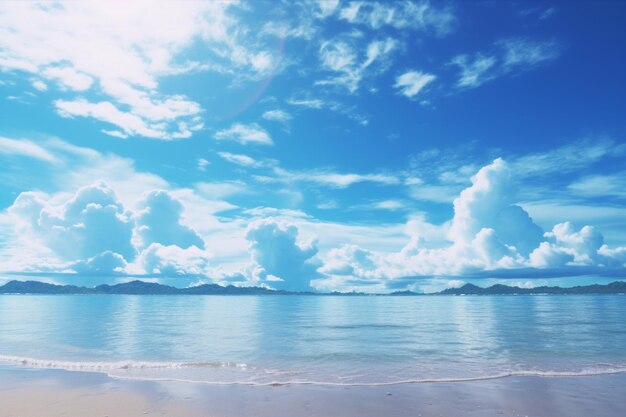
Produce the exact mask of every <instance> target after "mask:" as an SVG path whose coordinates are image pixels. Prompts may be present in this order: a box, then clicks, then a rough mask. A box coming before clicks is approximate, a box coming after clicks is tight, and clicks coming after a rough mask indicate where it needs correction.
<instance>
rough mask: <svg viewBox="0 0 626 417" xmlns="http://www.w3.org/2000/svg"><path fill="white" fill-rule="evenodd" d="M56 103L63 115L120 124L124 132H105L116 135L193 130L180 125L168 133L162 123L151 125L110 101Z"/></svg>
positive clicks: (182, 133) (169, 135)
mask: <svg viewBox="0 0 626 417" xmlns="http://www.w3.org/2000/svg"><path fill="white" fill-rule="evenodd" d="M54 105H55V107H56V109H57V112H58V113H59V115H60V116H62V117H66V118H72V117H76V116H79V117H92V118H94V119H97V120H100V121H103V122H106V123H110V124H113V125H115V126H118V127H119V128H121V129H122V130H123V133H122V132H119V131H110V130H105V131H104V133H107V134H109V135H112V136H116V137H121V138H125V137H127V136H129V135H131V136H136V135H139V136H145V137H148V138H157V139H172V138H184V137H189V136H191V131H190V130H189V129H187V128H186V127H185V126H180V127H181V128H182V129H180V130H179V131H178V132H173V133H171V132H170V133H168V132H165V131H164V130H163V129H162V125H161V124H160V123H159V124H156V125H150V124H148V123H146V120H144V119H143V118H141V117H139V116H137V115H135V114H133V113H130V112H123V111H120V110H119V109H118V108H117V107H115V105H113V104H112V103H110V102H108V101H101V102H98V103H91V102H88V101H86V100H84V99H78V100H73V101H66V100H57V101H55V102H54Z"/></svg>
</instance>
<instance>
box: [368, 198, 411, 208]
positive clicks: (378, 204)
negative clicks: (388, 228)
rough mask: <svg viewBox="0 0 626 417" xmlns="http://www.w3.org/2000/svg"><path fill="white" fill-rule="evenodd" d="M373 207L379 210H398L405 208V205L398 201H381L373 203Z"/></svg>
mask: <svg viewBox="0 0 626 417" xmlns="http://www.w3.org/2000/svg"><path fill="white" fill-rule="evenodd" d="M373 207H374V208H377V209H381V210H400V209H403V208H405V207H406V205H405V204H404V203H403V202H402V201H398V200H383V201H377V202H376V203H374V205H373Z"/></svg>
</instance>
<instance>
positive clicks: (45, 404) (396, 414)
mask: <svg viewBox="0 0 626 417" xmlns="http://www.w3.org/2000/svg"><path fill="white" fill-rule="evenodd" d="M624 398H626V375H625V374H618V375H604V376H588V377H511V378H503V379H497V380H489V381H473V382H455V383H435V384H414V385H396V386H387V387H325V386H284V387H267V386H266V387H251V386H211V385H201V384H190V383H180V382H146V381H139V382H138V381H121V380H114V379H111V378H109V377H107V376H105V375H102V374H95V373H79V372H67V371H58V370H30V369H26V368H20V367H3V368H0V417H57V416H58V417H61V416H65V417H92V416H101V417H104V416H109V417H118V416H119V417H135V416H149V415H152V416H171V417H186V416H188V417H196V416H206V417H213V416H215V417H250V416H259V417H314V416H315V417H335V416H336V417H383V416H384V417H409V416H411V417H416V416H417V417H422V416H423V417H440V416H443V417H456V416H476V417H496V416H498V417H499V416H529V417H539V416H542V417H578V416H580V417H591V416H593V417H623V416H625V415H626V401H625V400H624Z"/></svg>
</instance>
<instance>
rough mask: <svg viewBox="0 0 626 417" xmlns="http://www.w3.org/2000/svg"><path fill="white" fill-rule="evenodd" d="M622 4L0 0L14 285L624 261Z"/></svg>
mask: <svg viewBox="0 0 626 417" xmlns="http://www.w3.org/2000/svg"><path fill="white" fill-rule="evenodd" d="M625 17H626V3H624V2H618V1H616V2H603V1H593V2H574V1H564V2H558V1H549V2H548V1H547V2H543V1H537V2H535V1H524V2H518V1H512V2H508V1H497V2H494V1H474V2H467V1H443V2H436V1H430V2H429V1H420V0H407V1H398V2H387V1H385V2H370V1H340V0H328V1H301V2H288V1H284V2H279V1H267V2H265V1H262V0H255V1H243V0H242V1H232V2H227V1H224V2H217V1H214V2H192V1H189V2H165V3H162V4H159V5H158V6H155V5H154V3H153V2H141V1H138V2H132V3H124V4H123V5H122V4H121V3H120V4H114V5H112V4H111V3H109V2H42V3H39V2H0V164H1V166H2V169H1V170H0V282H1V281H6V280H9V279H13V278H15V277H18V278H19V279H26V278H28V279H31V278H32V277H36V279H39V280H44V281H48V282H54V283H72V284H80V285H87V286H92V285H97V284H100V283H103V282H108V283H111V282H121V281H125V280H129V279H137V278H139V279H143V280H151V281H155V282H161V283H165V284H169V285H175V286H179V287H185V286H189V285H199V284H203V283H217V284H221V285H238V286H265V287H270V288H276V289H287V290H298V291H302V290H314V291H366V292H383V293H384V292H391V291H398V290H407V289H408V290H412V291H417V292H430V291H438V290H441V289H444V288H448V287H456V286H460V285H463V284H464V283H474V284H477V285H482V286H485V285H492V284H494V283H506V284H509V285H519V286H523V287H532V286H537V285H562V286H573V285H580V284H589V283H596V282H597V283H606V282H610V281H614V280H617V279H623V278H624V276H626V205H625V204H624V203H625V202H626V191H625V190H626V140H625V139H626V121H625V119H624V115H625V114H626V73H625V72H624V70H623V68H624V64H625V63H626V49H625V48H624V47H623V41H624V39H626V27H625V26H624V25H623V21H624V18H625Z"/></svg>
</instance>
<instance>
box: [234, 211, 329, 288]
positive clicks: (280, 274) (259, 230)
mask: <svg viewBox="0 0 626 417" xmlns="http://www.w3.org/2000/svg"><path fill="white" fill-rule="evenodd" d="M246 240H247V241H248V242H249V252H250V255H251V258H252V260H253V262H254V263H255V265H256V267H257V268H256V270H255V272H254V275H255V276H256V277H255V278H256V279H258V280H260V281H261V282H266V283H267V284H268V285H270V286H271V287H274V288H277V289H284V290H290V291H307V290H310V281H311V280H312V279H314V278H316V277H317V272H316V268H317V267H318V266H319V265H318V263H317V261H316V259H315V258H314V257H315V255H316V254H317V245H316V242H314V241H309V242H306V243H300V242H298V228H297V227H296V226H294V225H290V224H284V223H281V222H278V221H275V220H271V219H265V220H257V221H255V222H253V223H251V224H250V226H249V227H248V229H247V231H246Z"/></svg>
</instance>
